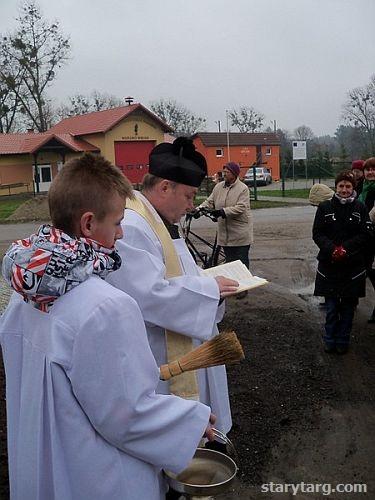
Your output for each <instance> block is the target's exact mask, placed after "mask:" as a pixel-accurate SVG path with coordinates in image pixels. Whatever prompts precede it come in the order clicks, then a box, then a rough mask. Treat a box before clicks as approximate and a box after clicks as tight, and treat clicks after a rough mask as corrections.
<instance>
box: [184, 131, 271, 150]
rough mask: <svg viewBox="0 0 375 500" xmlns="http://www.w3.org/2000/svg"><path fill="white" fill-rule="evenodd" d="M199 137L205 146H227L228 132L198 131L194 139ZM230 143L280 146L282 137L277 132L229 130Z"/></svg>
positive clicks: (232, 144) (236, 144)
mask: <svg viewBox="0 0 375 500" xmlns="http://www.w3.org/2000/svg"><path fill="white" fill-rule="evenodd" d="M196 137H199V138H200V139H201V141H202V142H203V144H204V145H205V146H208V147H209V146H226V145H227V140H228V137H227V133H226V132H197V133H196V134H194V135H193V139H195V138H196ZM229 144H230V145H231V146H260V145H262V144H266V145H267V146H278V145H279V144H280V138H279V136H278V135H277V134H275V133H268V132H267V133H265V132H252V133H251V132H229Z"/></svg>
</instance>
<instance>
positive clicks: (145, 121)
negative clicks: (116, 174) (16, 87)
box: [0, 110, 164, 196]
mask: <svg viewBox="0 0 375 500" xmlns="http://www.w3.org/2000/svg"><path fill="white" fill-rule="evenodd" d="M136 125H137V126H138V128H137V134H136V133H135V126H136ZM81 138H82V139H84V140H86V141H87V142H89V143H90V144H93V145H94V146H96V147H97V148H99V149H100V153H101V154H102V155H103V156H104V157H105V158H106V159H107V160H109V161H110V162H112V163H113V164H114V163H115V141H155V142H156V144H159V143H160V142H163V140H164V132H163V130H162V128H161V127H160V125H159V124H158V123H157V122H155V121H154V120H152V119H151V118H150V117H149V116H148V115H147V114H146V113H143V112H142V111H141V110H138V111H135V112H134V113H132V114H131V115H130V116H129V117H128V118H125V119H124V120H122V121H121V122H120V123H119V124H118V125H116V126H115V127H113V129H111V130H109V131H108V132H107V133H106V134H89V135H84V136H81ZM81 154H82V153H69V154H67V155H66V157H65V161H68V160H69V159H70V158H73V157H75V156H80V155H81ZM61 161H62V160H61V156H60V155H59V154H56V153H41V154H38V165H43V164H50V165H52V177H54V176H55V175H56V173H57V163H59V162H61ZM33 163H34V159H33V156H32V155H30V154H24V155H4V156H0V184H14V183H19V182H25V183H28V190H29V191H33V182H32V179H33V174H32V172H33V169H32V165H33ZM26 191H27V186H25V187H24V188H14V189H12V191H11V192H12V193H16V192H26ZM6 194H9V192H8V189H0V196H1V195H6Z"/></svg>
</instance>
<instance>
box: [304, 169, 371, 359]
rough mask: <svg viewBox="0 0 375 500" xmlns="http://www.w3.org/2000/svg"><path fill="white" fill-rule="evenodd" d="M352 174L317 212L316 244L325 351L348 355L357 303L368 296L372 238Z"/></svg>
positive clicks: (344, 175) (339, 181)
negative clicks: (368, 249)
mask: <svg viewBox="0 0 375 500" xmlns="http://www.w3.org/2000/svg"><path fill="white" fill-rule="evenodd" d="M354 189H355V179H354V176H353V174H352V173H351V172H350V171H344V172H341V173H340V174H338V176H337V177H336V179H335V191H336V192H335V194H334V196H333V198H332V199H331V200H327V201H324V202H323V203H321V204H320V205H319V206H318V209H317V212H316V215H315V220H314V226H313V239H314V242H315V243H316V244H317V246H318V247H319V253H318V257H317V258H318V270H317V274H316V280H315V291H314V295H318V296H323V297H325V300H326V307H327V310H326V322H325V333H324V336H323V340H324V344H325V351H326V352H334V351H336V352H337V353H340V354H343V353H345V352H347V350H348V347H349V342H350V332H351V329H352V323H353V317H354V311H355V308H356V306H357V304H358V298H359V297H364V296H365V293H366V257H365V248H366V245H367V244H368V242H369V241H370V240H371V237H372V224H371V222H370V219H369V216H368V212H367V209H366V207H365V206H364V205H363V203H361V202H360V201H358V200H357V199H356V192H355V190H354Z"/></svg>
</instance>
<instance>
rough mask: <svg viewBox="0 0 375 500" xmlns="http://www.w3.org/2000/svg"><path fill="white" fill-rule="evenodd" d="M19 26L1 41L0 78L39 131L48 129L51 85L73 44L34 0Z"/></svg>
mask: <svg viewBox="0 0 375 500" xmlns="http://www.w3.org/2000/svg"><path fill="white" fill-rule="evenodd" d="M17 21H18V27H17V28H16V30H15V31H14V33H11V34H9V35H7V36H3V37H2V40H1V42H0V80H1V81H2V83H3V84H4V85H5V87H6V88H7V89H8V90H9V91H11V92H12V93H14V94H15V96H16V97H17V100H18V101H19V105H20V111H21V112H23V114H24V115H25V116H27V119H28V121H29V122H30V123H31V124H32V125H33V127H34V128H36V129H37V130H38V131H40V132H43V131H45V130H47V128H48V113H49V104H50V103H49V100H48V98H47V96H46V91H47V89H48V87H49V86H50V85H51V84H52V82H53V80H54V79H55V77H56V72H57V70H58V69H59V68H61V66H62V65H63V64H64V63H65V62H66V61H67V59H68V56H69V52H70V45H69V38H66V37H64V35H63V34H62V33H61V31H60V26H59V23H58V22H53V23H51V24H49V23H47V22H46V21H45V20H44V19H43V17H42V14H41V12H40V9H39V7H38V6H37V4H36V3H35V2H34V0H27V1H26V2H25V3H24V4H23V5H22V7H21V13H20V15H19V17H18V18H17Z"/></svg>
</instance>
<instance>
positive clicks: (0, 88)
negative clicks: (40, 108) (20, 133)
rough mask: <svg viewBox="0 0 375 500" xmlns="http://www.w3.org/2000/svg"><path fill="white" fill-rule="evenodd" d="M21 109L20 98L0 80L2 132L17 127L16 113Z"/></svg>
mask: <svg viewBox="0 0 375 500" xmlns="http://www.w3.org/2000/svg"><path fill="white" fill-rule="evenodd" d="M18 110H19V100H18V98H17V96H16V94H15V93H14V92H12V91H11V90H9V89H8V88H7V86H6V85H4V83H3V82H2V81H1V80H0V133H1V134H7V133H8V132H12V131H13V130H14V127H15V119H16V113H17V111H18Z"/></svg>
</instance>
